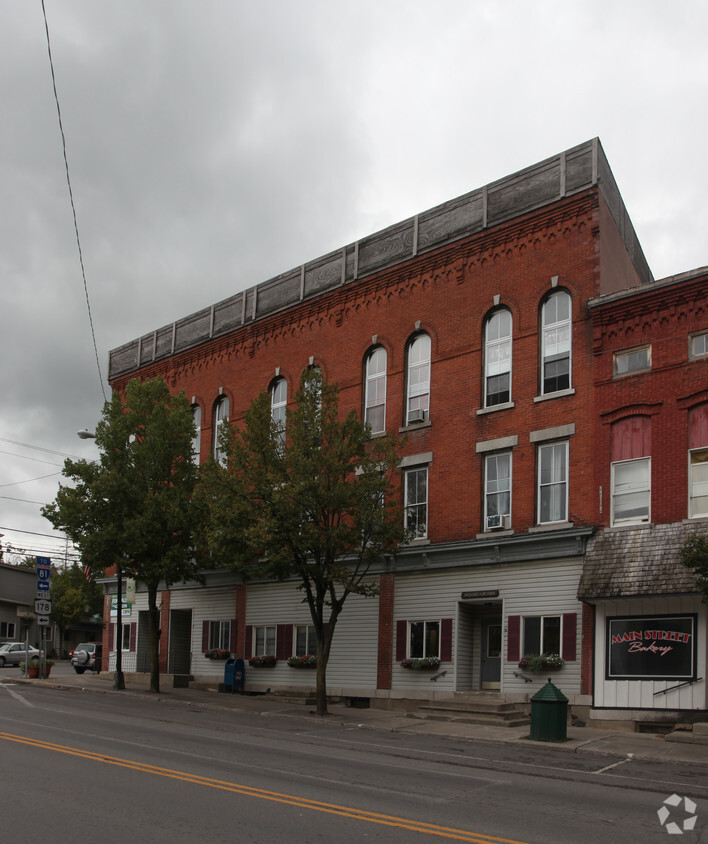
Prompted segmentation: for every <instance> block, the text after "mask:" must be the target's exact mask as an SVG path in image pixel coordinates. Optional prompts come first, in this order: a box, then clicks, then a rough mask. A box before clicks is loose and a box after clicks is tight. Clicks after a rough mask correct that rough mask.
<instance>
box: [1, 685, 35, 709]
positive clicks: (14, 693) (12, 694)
mask: <svg viewBox="0 0 708 844" xmlns="http://www.w3.org/2000/svg"><path fill="white" fill-rule="evenodd" d="M13 685H14V683H13ZM0 689H7V693H8V694H9V695H10V697H14V698H15V700H19V701H20V703H24V705H25V706H29V707H31V708H34V704H33V703H30V702H29V701H28V700H27V699H26V698H24V697H22V695H21V694H18V693H17V692H16V691H13V690H12V689H11V688H10V686H9V684H8V683H0Z"/></svg>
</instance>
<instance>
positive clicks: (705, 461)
mask: <svg viewBox="0 0 708 844" xmlns="http://www.w3.org/2000/svg"><path fill="white" fill-rule="evenodd" d="M689 463H690V465H689V510H688V515H689V516H690V517H691V518H696V517H697V516H708V448H697V449H695V450H694V451H691V452H689Z"/></svg>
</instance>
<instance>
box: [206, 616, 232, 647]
mask: <svg viewBox="0 0 708 844" xmlns="http://www.w3.org/2000/svg"><path fill="white" fill-rule="evenodd" d="M207 642H208V650H210V651H211V650H220V651H229V650H231V621H210V622H209V638H208V640H207Z"/></svg>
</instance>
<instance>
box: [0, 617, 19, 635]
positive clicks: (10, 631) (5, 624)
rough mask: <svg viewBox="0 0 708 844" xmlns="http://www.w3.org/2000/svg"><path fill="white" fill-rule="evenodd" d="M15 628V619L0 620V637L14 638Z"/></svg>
mask: <svg viewBox="0 0 708 844" xmlns="http://www.w3.org/2000/svg"><path fill="white" fill-rule="evenodd" d="M15 629H16V628H15V622H14V621H0V639H14V638H15V635H16V634H15ZM3 630H4V631H5V632H4V633H3Z"/></svg>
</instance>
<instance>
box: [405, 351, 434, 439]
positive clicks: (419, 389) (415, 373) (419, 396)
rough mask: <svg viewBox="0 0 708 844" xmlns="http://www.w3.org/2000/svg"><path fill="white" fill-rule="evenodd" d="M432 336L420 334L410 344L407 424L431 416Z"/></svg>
mask: <svg viewBox="0 0 708 844" xmlns="http://www.w3.org/2000/svg"><path fill="white" fill-rule="evenodd" d="M430 351H431V344H430V337H429V336H428V335H427V334H418V335H416V336H415V337H414V338H413V340H411V342H410V343H409V344H408V356H407V359H408V369H407V382H406V425H411V424H415V423H416V422H425V421H426V420H427V419H429V418H430Z"/></svg>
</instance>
